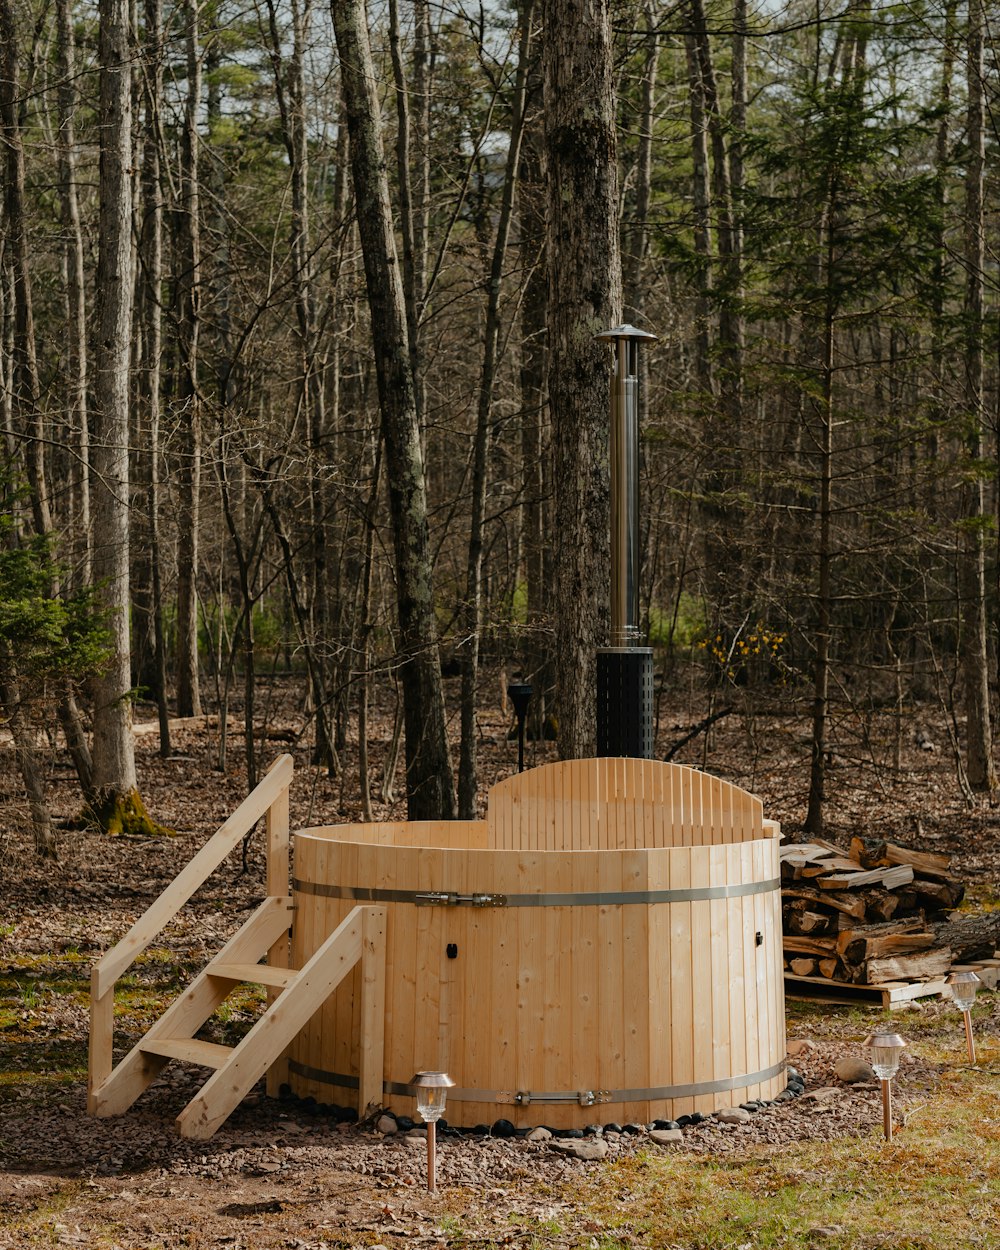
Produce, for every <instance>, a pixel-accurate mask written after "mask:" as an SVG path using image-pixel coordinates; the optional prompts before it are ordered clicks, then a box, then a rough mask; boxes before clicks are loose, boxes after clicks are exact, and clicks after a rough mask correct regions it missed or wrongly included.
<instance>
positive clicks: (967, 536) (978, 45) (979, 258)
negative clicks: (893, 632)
mask: <svg viewBox="0 0 1000 1250" xmlns="http://www.w3.org/2000/svg"><path fill="white" fill-rule="evenodd" d="M984 27H985V9H984V6H983V3H982V0H969V28H968V32H967V36H966V40H967V42H966V70H967V74H966V87H967V92H968V125H967V138H966V143H967V145H968V155H967V159H966V170H965V240H964V244H965V246H964V252H965V272H966V286H965V406H966V422H967V434H966V449H967V452H968V456H969V461H970V471H969V474H968V477H967V480H966V483H965V487H964V494H965V496H966V499H967V503H966V506H965V509H964V516H963V517H962V518H961V529H962V535H963V548H964V549H963V552H962V557H961V560H962V573H961V578H960V580H961V591H962V621H961V639H962V669H963V678H964V685H965V713H966V765H965V771H966V775H967V777H968V781H969V785H970V786H971V787H972V789H973V790H979V791H984V792H986V793H992V791H994V790H995V789H996V787H997V775H996V769H995V768H994V765H993V734H992V729H991V725H990V690H989V655H988V647H987V631H986V535H985V524H986V508H985V498H984V489H983V470H982V461H983V453H984V447H983V427H984V424H985V411H984V406H985V394H984V386H983V331H984V309H983V304H984V287H985V269H986V229H985V220H984V208H983V188H984V183H985V177H986V93H985V88H984V83H983V30H984Z"/></svg>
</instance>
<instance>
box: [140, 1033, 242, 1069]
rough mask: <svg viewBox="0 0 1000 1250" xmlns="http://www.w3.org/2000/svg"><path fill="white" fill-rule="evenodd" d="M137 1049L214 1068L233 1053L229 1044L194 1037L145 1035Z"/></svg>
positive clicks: (218, 1066) (221, 1064) (224, 1061)
mask: <svg viewBox="0 0 1000 1250" xmlns="http://www.w3.org/2000/svg"><path fill="white" fill-rule="evenodd" d="M139 1049H140V1050H141V1051H143V1053H144V1054H147V1055H162V1056H163V1057H164V1058H165V1059H181V1060H183V1061H184V1062H185V1063H197V1064H199V1065H200V1066H201V1067H203V1068H216V1069H218V1068H221V1067H222V1066H223V1065H224V1064H225V1063H226V1061H227V1060H228V1059H229V1056H230V1055H231V1054H232V1053H233V1048H232V1047H231V1046H219V1045H218V1044H217V1043H216V1042H202V1041H199V1040H198V1039H197V1038H196V1037H146V1038H143V1040H142V1041H141V1042H140V1043H139Z"/></svg>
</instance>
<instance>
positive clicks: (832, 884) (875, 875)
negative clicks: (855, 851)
mask: <svg viewBox="0 0 1000 1250" xmlns="http://www.w3.org/2000/svg"><path fill="white" fill-rule="evenodd" d="M912 880H913V869H912V868H911V867H910V866H909V864H900V865H899V866H898V867H896V868H872V869H869V870H867V871H866V870H865V869H863V868H862V869H859V870H858V871H857V872H831V873H830V874H829V875H828V876H825V877H818V878H817V880H816V884H817V885H818V886H819V887H820V889H822V890H859V889H861V888H862V887H863V886H866V885H880V886H882V887H883V888H884V889H886V890H894V889H896V887H897V886H901V885H909V883H910V882H911V881H912Z"/></svg>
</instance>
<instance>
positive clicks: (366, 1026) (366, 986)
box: [358, 907, 387, 1120]
mask: <svg viewBox="0 0 1000 1250" xmlns="http://www.w3.org/2000/svg"><path fill="white" fill-rule="evenodd" d="M386 914H387V913H386V909H385V908H384V907H366V908H365V909H364V911H363V912H362V916H361V1037H360V1039H359V1043H358V1118H359V1119H361V1120H363V1119H364V1118H365V1116H366V1115H367V1114H369V1112H371V1111H372V1110H373V1109H374V1108H375V1107H381V1106H382V1080H383V1071H382V1070H383V1066H384V1048H385V922H386Z"/></svg>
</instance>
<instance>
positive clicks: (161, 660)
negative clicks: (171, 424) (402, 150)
mask: <svg viewBox="0 0 1000 1250" xmlns="http://www.w3.org/2000/svg"><path fill="white" fill-rule="evenodd" d="M145 22H146V35H145V38H146V46H145V50H144V68H145V72H144V75H143V100H144V108H145V125H144V127H143V148H142V174H141V185H142V197H141V199H142V222H141V225H140V229H139V247H140V253H141V261H142V263H141V270H140V272H141V275H142V282H141V285H140V288H139V290H140V296H141V306H142V325H141V342H142V380H141V391H142V395H143V398H144V400H145V404H146V413H147V418H148V428H147V432H146V456H147V462H148V469H147V472H148V478H147V482H146V501H147V508H146V518H145V521H146V537H147V541H148V543H149V556H148V568H149V581H150V586H149V615H150V618H151V623H152V650H153V656H152V677H153V687H154V692H155V695H156V708H157V715H158V719H159V727H160V755H161V756H162V757H163V758H164V759H166V758H167V757H168V756H169V755H170V714H169V709H168V705H167V667H166V644H165V639H164V629H163V587H162V578H161V554H160V454H161V453H160V403H161V385H160V380H161V371H160V355H161V353H162V351H163V315H162V307H161V300H162V289H163V187H162V181H161V168H160V141H161V136H160V110H161V104H162V100H163V51H162V48H161V40H162V38H163V13H162V0H145Z"/></svg>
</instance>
